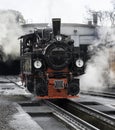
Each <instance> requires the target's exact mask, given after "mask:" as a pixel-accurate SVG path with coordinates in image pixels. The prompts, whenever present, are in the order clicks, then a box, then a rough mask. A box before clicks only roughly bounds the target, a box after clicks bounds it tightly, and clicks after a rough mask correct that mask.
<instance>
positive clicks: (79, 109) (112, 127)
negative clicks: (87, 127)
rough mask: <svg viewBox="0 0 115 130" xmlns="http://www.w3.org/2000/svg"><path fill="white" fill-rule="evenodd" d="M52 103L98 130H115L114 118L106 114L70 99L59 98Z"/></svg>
mask: <svg viewBox="0 0 115 130" xmlns="http://www.w3.org/2000/svg"><path fill="white" fill-rule="evenodd" d="M53 103H54V104H56V105H58V106H59V107H61V108H63V109H64V110H66V111H68V112H70V113H71V114H73V115H74V116H77V117H79V118H80V119H82V120H84V121H86V122H88V123H89V124H91V125H93V126H95V127H96V128H98V129H100V130H115V118H112V117H110V116H108V115H107V114H104V113H102V112H100V111H97V110H95V109H92V108H89V107H87V106H85V105H83V104H80V103H75V102H73V101H71V100H62V101H61V100H60V101H59V102H55V101H54V102H53Z"/></svg>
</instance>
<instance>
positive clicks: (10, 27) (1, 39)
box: [0, 10, 24, 57]
mask: <svg viewBox="0 0 115 130" xmlns="http://www.w3.org/2000/svg"><path fill="white" fill-rule="evenodd" d="M23 21H24V19H23V17H22V15H21V14H20V13H19V12H18V11H14V10H0V46H1V47H2V48H3V50H2V51H3V52H4V53H5V55H12V56H14V57H15V56H18V55H19V50H20V49H19V48H20V47H19V41H18V37H19V36H20V35H22V33H23V31H22V28H21V25H20V23H23Z"/></svg>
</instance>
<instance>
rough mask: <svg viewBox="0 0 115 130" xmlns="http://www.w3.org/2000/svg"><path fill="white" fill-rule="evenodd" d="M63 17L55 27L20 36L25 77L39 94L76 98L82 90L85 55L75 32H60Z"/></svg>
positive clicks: (53, 23)
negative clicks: (73, 33)
mask: <svg viewBox="0 0 115 130" xmlns="http://www.w3.org/2000/svg"><path fill="white" fill-rule="evenodd" d="M60 27H61V19H59V18H54V19H52V28H44V29H36V30H34V32H33V33H30V34H26V35H23V36H21V37H20V57H21V60H20V61H21V78H22V81H23V82H24V84H25V87H26V88H27V89H28V90H29V91H30V92H31V93H34V94H35V95H36V96H37V97H38V98H43V99H53V98H73V97H77V95H78V93H79V90H80V88H79V78H78V76H80V75H82V74H83V73H84V68H85V63H84V55H83V52H82V50H81V49H80V46H79V47H76V46H74V40H72V39H71V36H67V35H65V34H61V33H60Z"/></svg>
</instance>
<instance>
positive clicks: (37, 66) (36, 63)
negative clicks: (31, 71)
mask: <svg viewBox="0 0 115 130" xmlns="http://www.w3.org/2000/svg"><path fill="white" fill-rule="evenodd" d="M34 67H35V68H36V69H39V68H41V67H42V62H41V61H40V60H36V61H34Z"/></svg>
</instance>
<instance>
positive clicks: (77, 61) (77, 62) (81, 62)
mask: <svg viewBox="0 0 115 130" xmlns="http://www.w3.org/2000/svg"><path fill="white" fill-rule="evenodd" d="M75 64H76V66H77V67H83V65H84V62H83V60H82V59H78V60H76V62H75Z"/></svg>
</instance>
